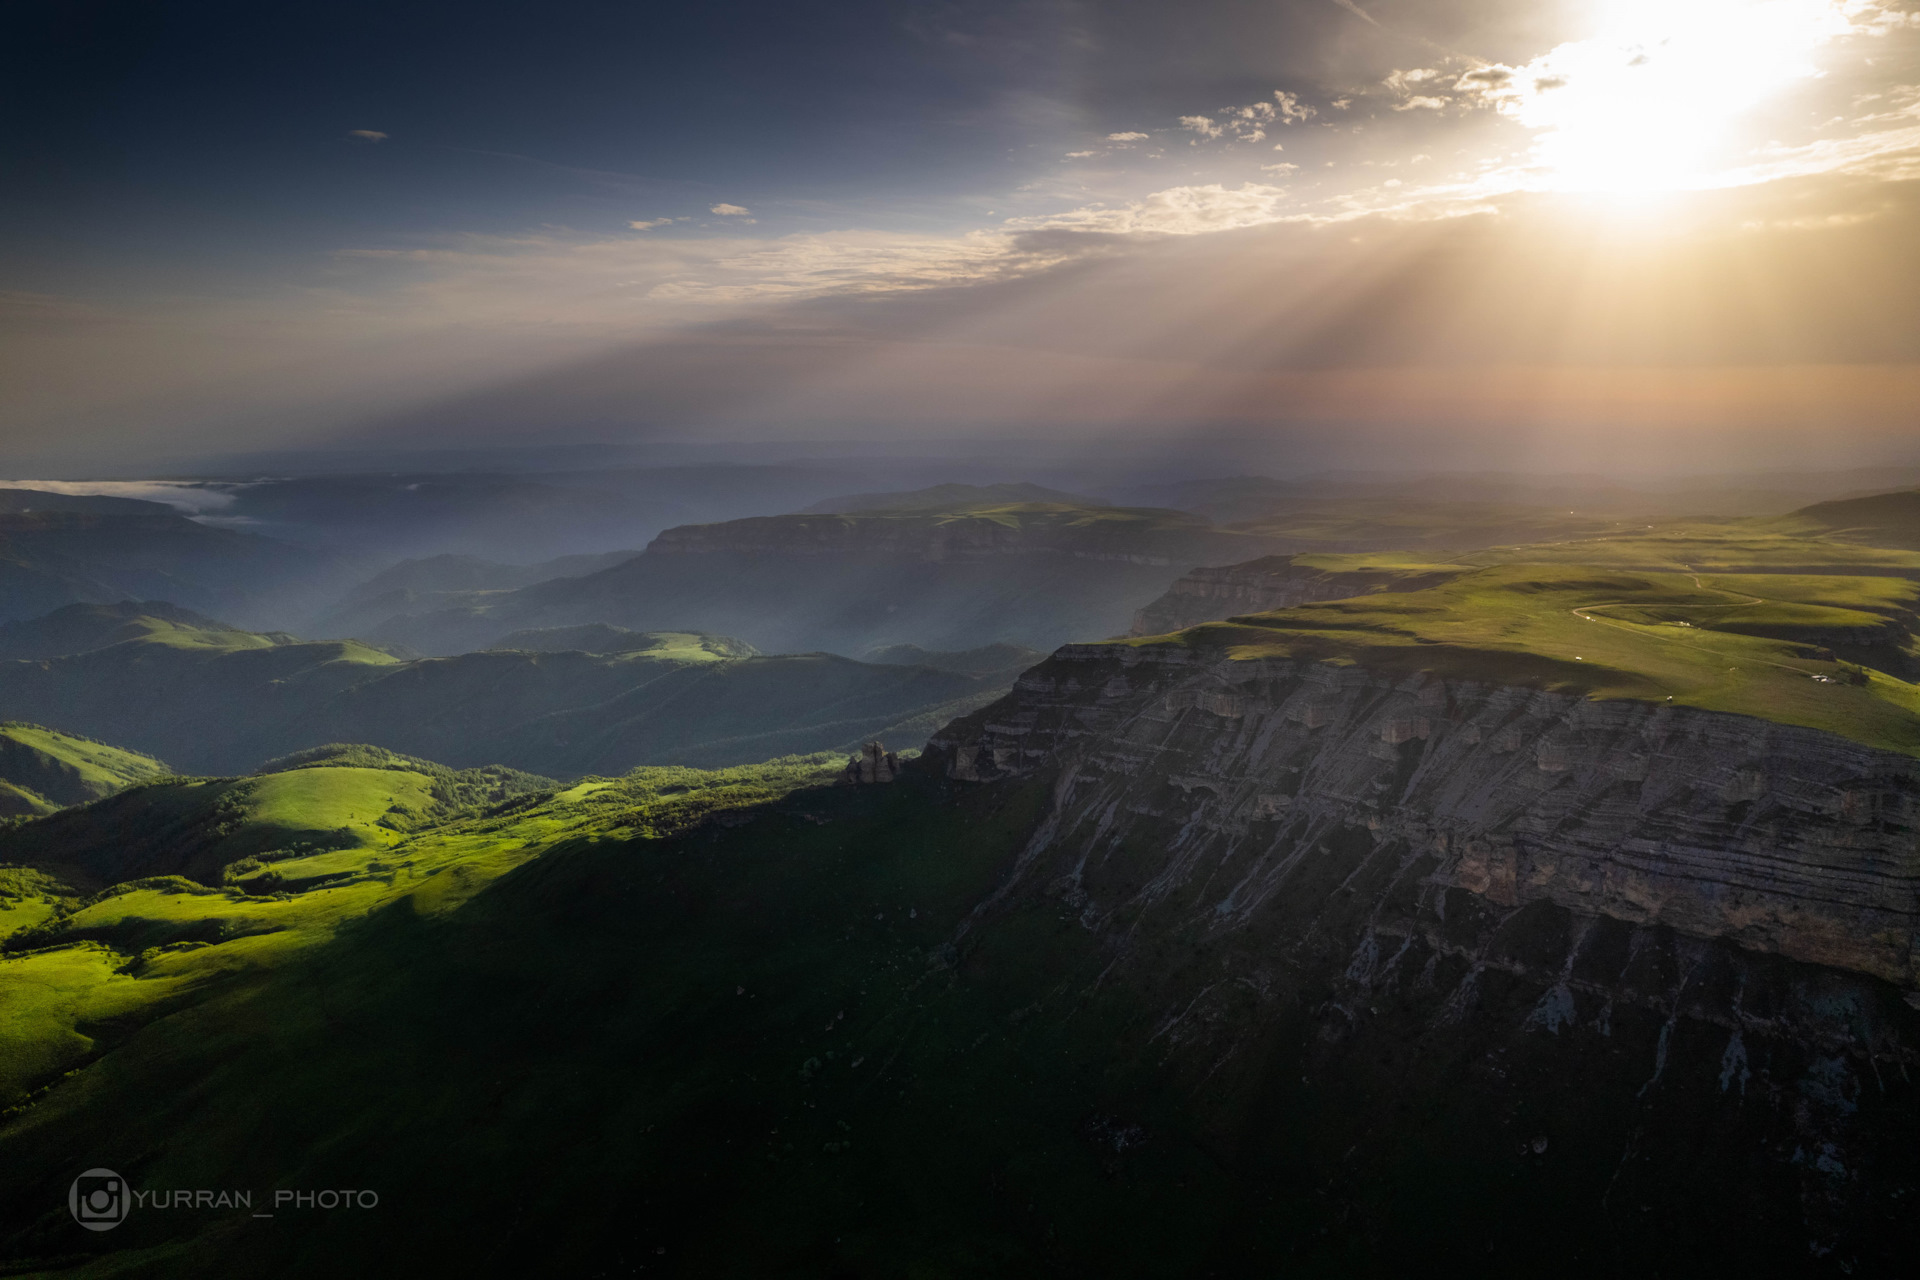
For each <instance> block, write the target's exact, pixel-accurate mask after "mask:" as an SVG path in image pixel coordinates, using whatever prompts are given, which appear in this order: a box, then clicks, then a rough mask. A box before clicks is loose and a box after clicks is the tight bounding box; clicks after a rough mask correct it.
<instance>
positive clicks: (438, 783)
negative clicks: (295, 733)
mask: <svg viewBox="0 0 1920 1280" xmlns="http://www.w3.org/2000/svg"><path fill="white" fill-rule="evenodd" d="M268 768H269V770H270V771H268V772H264V773H262V774H260V775H258V776H255V777H246V778H167V779H161V780H159V781H156V782H149V783H146V784H144V785H140V786H136V787H133V788H130V789H128V790H126V791H123V792H121V793H119V794H118V795H115V796H111V797H109V798H107V799H105V800H101V801H97V802H95V803H93V804H90V805H86V806H83V807H80V808H75V809H69V810H65V811H62V812H60V813H58V814H54V815H52V816H50V817H46V818H43V819H41V820H40V821H37V822H31V823H27V824H25V825H23V826H19V827H15V828H13V829H11V830H9V831H7V832H5V833H4V834H0V859H3V860H5V861H7V862H12V863H16V864H23V865H31V866H37V867H41V868H44V869H53V870H57V871H58V872H60V873H61V874H62V875H63V876H64V877H65V878H66V879H67V880H68V881H70V882H72V883H75V884H80V885H90V886H92V887H93V888H94V889H99V888H102V887H105V886H108V885H112V884H117V883H120V882H122V881H127V880H135V879H141V878H145V877H152V876H185V877H188V878H189V879H192V880H195V881H197V882H199V883H201V884H203V885H207V886H213V887H217V886H220V885H221V884H223V883H225V879H223V876H224V870H223V869H228V868H231V867H232V866H234V865H235V864H238V863H242V862H245V863H246V864H247V865H246V866H244V867H243V868H242V872H243V873H245V874H251V873H253V872H256V871H260V870H261V869H262V868H263V867H266V868H268V869H269V870H270V871H271V872H272V873H273V874H272V875H270V876H269V879H268V882H266V883H267V885H270V884H271V883H272V882H275V881H277V880H278V879H284V878H287V873H286V870H285V868H284V867H282V866H281V865H280V864H281V863H283V862H285V861H286V860H287V859H289V858H291V857H294V856H295V855H296V854H302V855H304V853H307V852H312V851H316V850H319V851H325V850H338V849H347V850H368V849H372V850H379V849H385V848H388V847H391V846H393V845H395V844H397V843H399V842H400V841H402V840H403V839H405V838H406V836H407V835H408V833H410V832H413V831H416V830H419V829H422V828H424V827H427V826H431V825H435V824H439V823H442V822H445V821H447V820H448V819H449V818H450V817H452V816H454V815H457V814H459V813H463V812H468V811H471V810H475V809H478V808H482V807H485V806H488V805H492V804H499V803H501V802H504V801H507V800H510V799H512V798H514V797H516V796H519V795H524V794H527V793H529V792H533V791H540V790H543V789H551V788H553V787H556V786H558V785H559V784H558V783H555V782H553V781H552V780H551V779H548V778H542V777H538V776H536V775H531V774H524V773H519V772H518V771H515V770H510V769H502V768H499V767H494V768H490V769H473V770H462V771H454V770H450V769H448V768H447V767H446V766H444V765H438V764H430V763H428V762H426V761H417V760H412V759H410V758H409V757H405V756H396V755H393V754H392V753H390V752H385V751H381V750H379V749H378V748H373V747H360V746H355V747H333V748H328V749H323V750H320V751H315V752H306V753H303V755H302V757H296V758H294V759H293V760H291V761H287V762H275V764H273V765H270V766H269V767H268ZM236 877H237V878H241V879H244V875H243V874H242V873H235V876H234V877H227V878H236ZM248 887H250V888H251V889H252V890H254V891H268V889H267V888H266V887H263V885H261V884H253V885H250V886H248Z"/></svg>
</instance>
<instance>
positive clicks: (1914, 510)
mask: <svg viewBox="0 0 1920 1280" xmlns="http://www.w3.org/2000/svg"><path fill="white" fill-rule="evenodd" d="M1780 524H1781V525H1782V527H1784V528H1788V529H1804V530H1807V531H1809V532H1814V533H1817V534H1819V535H1822V536H1825V537H1830V538H1839V539H1843V540H1846V541H1849V542H1863V543H1867V544H1869V545H1872V546H1880V547H1903V548H1906V549H1908V550H1912V551H1920V489H1905V490H1902V491H1900V492H1897V493H1875V494H1869V495H1867V496H1865V497H1860V498H1842V499H1839V500H1838V501H1834V502H1816V503H1814V504H1813V505H1812V506H1810V507H1802V508H1801V509H1800V510H1798V511H1796V512H1794V513H1793V514H1792V515H1790V516H1786V517H1783V518H1782V519H1781V521H1780Z"/></svg>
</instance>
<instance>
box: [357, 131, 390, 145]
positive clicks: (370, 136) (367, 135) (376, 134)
mask: <svg viewBox="0 0 1920 1280" xmlns="http://www.w3.org/2000/svg"><path fill="white" fill-rule="evenodd" d="M347 136H348V137H349V138H358V139H360V141H362V142H385V141H386V140H387V135H386V134H384V133H382V132H380V131H379V130H378V129H349V130H347Z"/></svg>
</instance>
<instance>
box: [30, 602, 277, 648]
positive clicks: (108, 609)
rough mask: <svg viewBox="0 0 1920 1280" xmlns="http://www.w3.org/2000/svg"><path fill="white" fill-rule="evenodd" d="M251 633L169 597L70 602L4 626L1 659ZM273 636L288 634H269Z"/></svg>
mask: <svg viewBox="0 0 1920 1280" xmlns="http://www.w3.org/2000/svg"><path fill="white" fill-rule="evenodd" d="M248 636H249V633H247V632H243V631H241V630H240V629H239V628H237V627H230V626H228V625H227V624H226V623H224V622H216V621H215V620H214V619H212V618H209V617H206V616H205V615H203V614H198V613H195V612H193V610H191V609H182V608H181V607H180V606H178V605H174V604H168V603H167V602H166V601H164V600H140V601H135V600H122V601H120V602H119V603H117V604H70V605H67V606H66V607H65V608H63V609H55V610H54V611H53V612H52V613H49V614H47V615H46V616H44V617H40V618H25V619H22V620H20V621H18V622H9V623H6V624H4V625H0V661H4V660H7V659H25V660H28V661H34V660H38V659H42V658H64V657H66V656H68V655H69V654H75V653H86V652H88V651H90V650H93V649H104V648H106V647H107V646H108V645H115V644H119V643H121V642H122V641H124V640H148V639H156V640H162V641H167V642H173V643H180V644H188V645H207V644H212V645H224V644H236V645H247V644H252V643H254V641H252V640H250V639H248V638H247V637H248ZM266 638H267V639H269V640H282V639H287V638H288V637H281V636H268V637H266Z"/></svg>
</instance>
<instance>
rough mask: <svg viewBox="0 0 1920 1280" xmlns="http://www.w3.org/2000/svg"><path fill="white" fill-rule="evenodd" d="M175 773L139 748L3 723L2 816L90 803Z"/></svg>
mask: <svg viewBox="0 0 1920 1280" xmlns="http://www.w3.org/2000/svg"><path fill="white" fill-rule="evenodd" d="M171 772H172V770H171V769H169V768H168V767H167V766H166V765H164V764H162V763H161V762H160V761H158V760H155V759H154V758H153V757H151V756H144V755H141V754H139V753H138V752H134V751H123V750H121V749H120V748H118V747H109V746H107V745H106V744H105V743H101V742H93V741H90V740H88V739H86V738H76V737H74V736H73V735H71V734H66V733H57V732H55V731H54V730H52V729H47V728H43V727H41V726H40V725H37V724H23V723H20V722H17V721H8V722H5V723H0V817H11V816H16V815H21V814H42V813H51V812H53V811H54V810H55V809H60V808H64V807H65V806H67V805H75V804H86V803H88V802H89V801H92V800H99V799H101V798H103V797H105V796H110V795H112V794H113V793H114V792H116V791H121V790H124V789H125V788H127V787H130V786H133V785H134V784H135V783H139V782H145V781H148V780H149V779H152V778H157V777H162V776H164V775H166V774H169V773H171Z"/></svg>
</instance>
